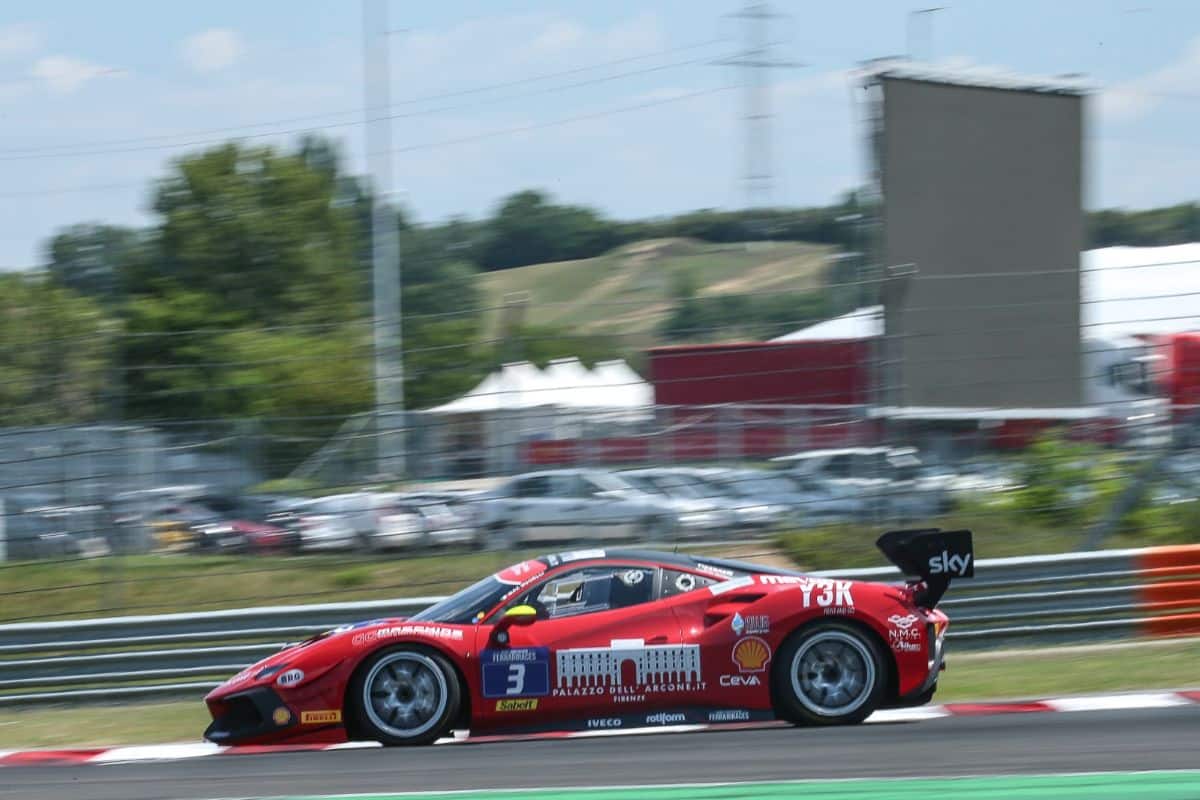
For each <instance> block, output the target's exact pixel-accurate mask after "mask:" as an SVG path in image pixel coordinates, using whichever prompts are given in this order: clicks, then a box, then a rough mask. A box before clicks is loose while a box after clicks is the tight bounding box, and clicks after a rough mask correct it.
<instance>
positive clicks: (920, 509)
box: [772, 447, 950, 520]
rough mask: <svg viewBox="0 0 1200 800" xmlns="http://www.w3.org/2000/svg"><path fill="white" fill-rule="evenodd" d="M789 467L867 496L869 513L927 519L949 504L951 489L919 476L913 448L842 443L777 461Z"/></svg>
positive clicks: (804, 475) (881, 517)
mask: <svg viewBox="0 0 1200 800" xmlns="http://www.w3.org/2000/svg"><path fill="white" fill-rule="evenodd" d="M772 460H774V461H779V462H786V463H787V465H788V467H787V468H788V471H789V472H791V473H792V474H793V475H795V476H797V477H801V478H811V479H815V480H816V481H818V482H820V483H822V484H825V485H826V486H828V487H830V488H832V489H834V490H835V491H842V492H845V494H847V495H853V496H855V497H857V498H859V499H861V500H863V501H864V502H865V503H866V504H867V506H868V510H867V513H868V516H872V517H877V518H879V519H880V520H884V519H923V518H928V517H933V516H937V515H938V514H942V513H944V512H945V511H947V510H948V508H949V505H950V503H949V498H948V497H947V493H946V492H945V491H944V490H943V489H940V488H936V487H930V486H928V485H927V484H923V483H922V482H921V481H920V480H919V474H918V473H919V469H920V468H921V460H920V458H919V457H918V455H917V451H916V449H915V448H912V447H843V448H838V449H832V450H812V451H809V452H805V453H796V454H795V455H790V456H782V457H780V458H776V459H772Z"/></svg>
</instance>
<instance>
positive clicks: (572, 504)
mask: <svg viewBox="0 0 1200 800" xmlns="http://www.w3.org/2000/svg"><path fill="white" fill-rule="evenodd" d="M478 503H479V506H478V508H479V509H480V522H481V526H482V527H483V529H484V531H485V535H486V537H487V544H488V545H489V546H491V547H496V548H501V549H507V548H511V547H513V546H515V545H517V544H520V543H525V542H535V541H569V540H573V539H574V540H580V539H582V540H599V539H637V538H642V539H662V538H665V537H668V536H670V535H671V534H672V532H673V531H675V530H676V529H677V526H678V525H679V524H680V522H681V520H680V516H681V515H680V514H679V512H678V510H677V508H676V507H675V506H674V505H672V504H671V503H670V502H666V501H664V500H663V499H662V498H660V497H658V496H656V495H652V494H649V493H647V492H644V491H642V490H640V489H638V488H636V487H634V486H633V485H631V484H630V483H629V482H628V481H626V480H624V479H622V478H621V477H619V476H618V475H615V474H613V473H611V472H605V471H603V470H588V469H574V470H572V469H566V470H547V471H544V472H530V473H526V474H524V475H518V476H516V477H514V478H512V479H510V480H508V481H506V482H505V483H503V484H502V485H501V486H499V487H497V488H496V489H493V490H492V491H490V492H486V493H484V494H483V495H482V496H481V497H480V499H479V501H478Z"/></svg>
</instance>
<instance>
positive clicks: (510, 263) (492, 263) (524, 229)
mask: <svg viewBox="0 0 1200 800" xmlns="http://www.w3.org/2000/svg"><path fill="white" fill-rule="evenodd" d="M488 233H489V237H488V241H487V244H486V245H485V246H484V249H483V254H482V261H481V265H482V266H483V267H484V268H485V269H489V270H492V269H507V268H509V267H516V266H521V265H523V264H537V263H541V262H544V261H565V260H568V259H575V258H591V257H592V256H596V255H600V254H601V253H604V252H606V251H608V250H610V249H612V248H613V247H615V246H616V245H617V244H619V243H620V239H619V236H618V231H617V228H616V226H615V225H614V224H613V223H611V222H608V221H606V220H604V219H602V218H601V217H600V216H599V215H598V214H597V213H596V212H594V211H592V210H591V209H589V208H583V207H581V206H560V205H555V204H553V203H551V202H550V200H549V198H548V197H547V196H546V195H545V194H543V193H541V192H537V191H530V190H527V191H523V192H517V193H516V194H514V195H511V196H509V197H508V198H506V199H505V200H504V202H503V203H502V204H501V205H500V208H499V210H498V211H497V212H496V215H495V216H494V217H493V218H492V219H491V220H490V222H489V223H488Z"/></svg>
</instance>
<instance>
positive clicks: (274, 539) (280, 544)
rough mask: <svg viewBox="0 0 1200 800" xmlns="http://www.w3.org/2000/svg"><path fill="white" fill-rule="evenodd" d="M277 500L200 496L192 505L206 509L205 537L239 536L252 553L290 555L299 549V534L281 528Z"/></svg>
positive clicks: (278, 500)
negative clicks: (208, 517)
mask: <svg viewBox="0 0 1200 800" xmlns="http://www.w3.org/2000/svg"><path fill="white" fill-rule="evenodd" d="M280 502H281V500H280V498H276V497H272V496H269V495H267V496H259V495H241V496H231V495H202V496H200V497H197V498H196V499H195V500H193V501H192V502H191V505H193V506H196V507H198V508H199V509H202V510H207V511H209V512H210V514H211V518H210V520H209V521H207V522H206V523H205V524H206V525H207V526H208V528H209V533H208V535H210V536H212V535H216V531H217V529H220V533H221V534H222V535H234V536H240V537H241V538H242V539H244V542H245V548H246V549H247V550H249V551H250V552H254V553H293V552H296V551H297V550H299V549H300V536H299V534H298V533H297V532H296V531H294V530H291V529H289V528H288V527H286V526H285V525H281V524H280V522H281V521H282V515H281V514H280V511H279V508H280V505H279V504H280Z"/></svg>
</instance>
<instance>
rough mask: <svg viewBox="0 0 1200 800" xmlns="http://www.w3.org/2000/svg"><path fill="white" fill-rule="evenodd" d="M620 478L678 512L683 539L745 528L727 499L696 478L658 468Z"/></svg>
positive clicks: (629, 473)
mask: <svg viewBox="0 0 1200 800" xmlns="http://www.w3.org/2000/svg"><path fill="white" fill-rule="evenodd" d="M617 475H618V476H620V477H621V478H622V479H624V480H626V481H628V482H629V483H631V484H633V486H634V487H636V488H638V489H641V490H642V491H644V492H646V493H647V494H651V495H654V496H656V497H658V498H659V499H661V500H662V502H664V503H666V504H668V505H669V506H670V507H671V508H672V509H673V510H674V511H675V512H676V515H675V519H676V525H677V533H678V535H680V536H701V535H705V534H720V533H727V532H729V531H731V530H733V529H735V528H738V527H742V526H743V523H742V520H741V518H740V516H739V514H738V513H737V511H736V510H733V509H731V508H730V506H731V505H732V504H730V503H729V502H727V501H728V498H725V497H722V496H721V494H720V492H718V491H716V490H715V489H714V488H713V487H711V486H707V485H705V484H704V483H703V482H702V481H701V480H699V479H698V478H695V477H694V476H690V475H685V474H682V473H678V472H675V471H673V470H671V469H657V468H647V469H631V470H623V471H621V472H618V473H617ZM751 527H752V526H751Z"/></svg>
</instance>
